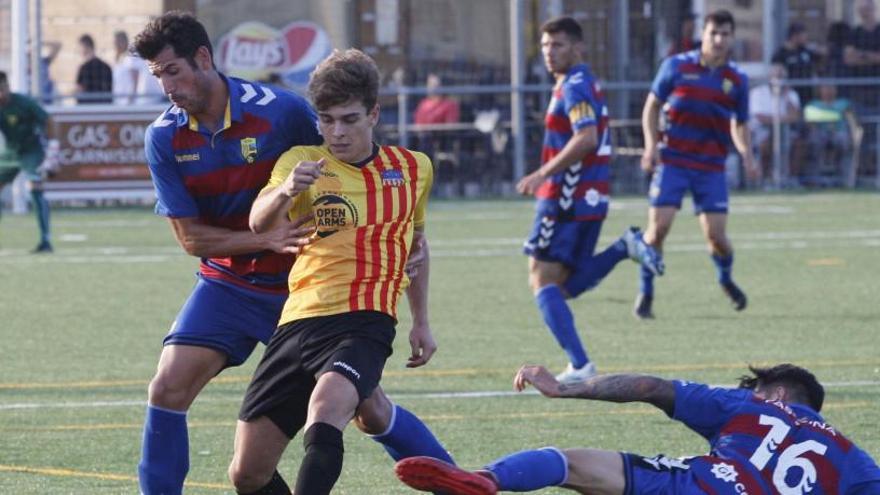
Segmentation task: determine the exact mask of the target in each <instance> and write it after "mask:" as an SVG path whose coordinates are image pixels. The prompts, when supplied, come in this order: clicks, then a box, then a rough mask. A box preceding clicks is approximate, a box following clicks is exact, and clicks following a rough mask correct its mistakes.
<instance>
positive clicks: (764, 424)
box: [395, 364, 880, 495]
mask: <svg viewBox="0 0 880 495" xmlns="http://www.w3.org/2000/svg"><path fill="white" fill-rule="evenodd" d="M749 369H750V370H751V372H752V374H753V375H752V376H744V377H742V378H741V380H740V384H739V388H736V389H725V388H713V387H710V386H707V385H703V384H699V383H691V382H686V381H679V380H673V381H670V380H665V379H662V378H657V377H653V376H644V375H598V376H595V377H593V378H591V379H589V380H586V381H584V382H581V383H576V384H560V383H558V382H557V381H556V380H555V379H554V377H553V375H552V374H550V372H549V371H547V369H546V368H544V367H543V366H523V367H522V368H521V369H520V370H519V372H518V373H517V374H516V378H514V386H515V388H516V389H517V390H520V391H521V390H523V389H524V388H525V387H526V385H527V384H532V385H533V386H534V387H535V388H536V389H538V390H539V391H540V392H541V393H542V394H544V395H546V396H547V397H552V398H560V397H561V398H581V399H592V400H601V401H608V402H646V403H648V404H652V405H654V406H656V407H658V408H660V409H661V410H663V412H665V413H666V414H667V415H668V416H669V417H671V418H673V419H676V420H678V421H681V422H682V423H684V424H685V425H687V426H688V427H689V428H690V429H692V430H694V431H695V432H697V433H699V434H700V435H702V436H703V437H704V438H705V439H706V440H707V441H708V442H709V445H710V451H709V453H708V454H706V455H700V456H695V457H688V458H681V459H672V458H668V457H665V456H663V455H658V456H655V457H642V456H639V455H635V454H629V453H623V452H610V451H604V450H596V449H565V450H560V449H557V448H553V447H548V448H543V449H538V450H526V451H522V452H517V453H515V454H511V455H508V456H506V457H503V458H501V459H498V460H496V461H493V462H492V463H490V464H489V465H487V466H486V467H485V468H484V469H482V470H479V471H476V472H470V471H464V470H461V469H459V468H456V467H454V466H451V465H449V464H446V463H444V462H442V461H439V460H437V459H432V458H429V457H413V458H410V459H406V460H403V461H400V462H399V463H397V466H396V467H395V470H396V471H397V475H398V477H399V478H400V479H401V480H402V481H403V482H404V483H406V484H408V485H410V486H411V487H413V488H416V489H419V490H437V491H442V492H443V493H449V494H453V495H489V494H494V493H496V492H498V491H513V492H527V491H532V490H539V489H541V488H545V487H549V486H563V487H565V488H569V489H571V490H574V491H577V492H580V493H589V494H591V495H623V494H626V495H630V494H668V495H675V494H716V495H728V494H729V495H734V494H737V495H743V494H746V493H747V494H749V495H761V494H772V495H795V494H797V495H803V494H814V495H820V494H832V493H834V494H845V495H877V494H880V468H878V467H877V464H876V463H875V462H874V461H873V460H872V459H871V458H870V457H869V456H868V455H867V454H866V453H865V452H864V451H862V450H861V449H859V448H858V447H857V446H856V445H855V444H854V443H852V441H850V440H849V439H847V438H846V437H844V436H843V435H842V434H841V433H840V431H838V430H837V429H835V428H834V427H832V426H831V425H829V424H828V423H826V422H825V420H824V419H822V416H820V415H819V411H820V410H821V409H822V402H823V400H824V398H825V391H824V389H823V387H822V385H820V384H819V382H818V381H817V380H816V377H815V376H813V374H812V373H810V372H809V371H807V370H805V369H803V368H799V367H797V366H794V365H791V364H780V365H777V366H773V367H772V368H754V367H750V368H749Z"/></svg>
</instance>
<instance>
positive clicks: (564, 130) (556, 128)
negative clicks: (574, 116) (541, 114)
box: [544, 113, 571, 134]
mask: <svg viewBox="0 0 880 495" xmlns="http://www.w3.org/2000/svg"><path fill="white" fill-rule="evenodd" d="M544 125H545V126H546V127H547V130H548V131H551V132H558V133H559V134H571V121H570V120H568V117H564V116H562V115H556V114H555V113H550V114H547V117H546V118H544Z"/></svg>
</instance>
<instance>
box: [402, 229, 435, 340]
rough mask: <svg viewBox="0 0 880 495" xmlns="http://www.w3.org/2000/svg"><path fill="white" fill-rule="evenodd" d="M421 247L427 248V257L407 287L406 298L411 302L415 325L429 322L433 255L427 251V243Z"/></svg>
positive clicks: (410, 308)
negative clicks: (430, 278)
mask: <svg viewBox="0 0 880 495" xmlns="http://www.w3.org/2000/svg"><path fill="white" fill-rule="evenodd" d="M421 249H424V250H426V252H425V259H424V261H422V263H421V264H420V265H419V267H418V270H417V272H416V275H415V276H414V277H413V278H412V279H410V283H409V287H407V288H406V299H407V301H408V302H409V312H410V314H411V315H412V319H413V325H422V324H427V323H428V278H429V274H430V271H431V270H430V268H431V257H430V255H429V253H428V252H427V249H428V245H427V244H424V245H423V247H422V248H421Z"/></svg>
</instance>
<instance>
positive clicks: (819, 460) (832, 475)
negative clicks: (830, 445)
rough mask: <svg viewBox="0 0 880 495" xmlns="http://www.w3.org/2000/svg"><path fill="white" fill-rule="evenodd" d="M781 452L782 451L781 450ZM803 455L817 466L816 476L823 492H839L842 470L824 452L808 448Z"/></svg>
mask: <svg viewBox="0 0 880 495" xmlns="http://www.w3.org/2000/svg"><path fill="white" fill-rule="evenodd" d="M780 452H781V451H780ZM801 457H803V458H805V459H807V460H809V461H810V462H811V463H812V464H813V466H815V467H816V474H817V476H816V478H817V479H818V481H819V484H820V485H821V486H822V493H829V494H830V493H837V488H838V483H840V472H838V471H837V468H835V467H834V465H833V464H832V463H831V462H830V461H829V460H828V458H827V457H825V456H824V455H822V454H819V453H817V452H813V451H812V450H808V451H806V452H804V453H803V454H801Z"/></svg>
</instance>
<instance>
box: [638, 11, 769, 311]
mask: <svg viewBox="0 0 880 495" xmlns="http://www.w3.org/2000/svg"><path fill="white" fill-rule="evenodd" d="M704 24H705V25H704V28H703V41H702V44H701V47H700V49H699V50H693V51H690V52H685V53H682V54H679V55H675V56H673V57H670V58H667V59H666V60H665V61H664V62H663V65H662V66H661V67H660V70H659V72H658V73H657V76H656V77H655V78H654V83H653V85H652V86H651V93H650V94H649V95H648V99H647V101H646V102H645V107H644V110H643V112H642V128H643V131H644V135H645V152H644V154H643V155H642V169H643V170H645V171H646V172H648V173H653V174H654V175H653V178H652V180H651V186H650V191H649V196H650V199H651V209H650V212H649V214H648V228H647V229H646V231H645V236H644V238H645V242H647V243H648V244H650V245H651V246H653V247H654V248H655V249H656V250H658V251H662V250H663V240H664V239H665V238H666V235H667V234H668V233H669V229H670V227H671V226H672V220H673V219H674V218H675V214H676V212H677V211H678V209H679V208H681V201H682V198H683V197H684V195H685V193H686V192H688V191H690V192H691V194H692V195H693V200H694V210H695V212H696V214H697V215H699V217H700V226H701V227H702V229H703V234H704V235H705V237H706V241H707V242H708V244H709V250H710V252H711V255H712V261H713V263H714V264H715V266H716V268H717V271H718V282H719V283H720V284H721V288H722V289H723V290H724V292H725V293H726V294H727V296H728V297H729V298H730V299H731V301H732V302H733V305H734V308H735V309H736V310H737V311H739V310H742V309H744V308H745V307H746V295H745V293H743V291H742V290H740V288H739V287H738V286H737V285H736V284H735V283H734V282H733V278H732V277H731V271H732V268H733V247H732V246H731V244H730V240H729V239H728V238H727V233H726V226H727V210H728V204H727V198H728V193H727V183H726V177H725V173H724V163H725V159H726V157H727V153H728V148H729V144H730V142H731V140H732V141H733V144H734V146H735V147H736V150H737V151H738V152H739V153H740V154H741V155H742V158H743V166H744V167H745V169H746V171H747V173H748V174H749V175H750V176H751V177H756V176H757V174H758V169H757V168H756V166H755V161H754V158H753V156H752V150H751V144H750V137H749V131H748V127H747V126H746V121H747V120H748V115H749V83H748V78H747V77H746V75H745V74H743V73H742V72H741V71H740V70H739V69H738V68H737V66H736V64H734V63H733V62H731V61H730V49H731V46H732V44H733V35H734V19H733V16H732V15H731V14H730V12H727V11H726V10H719V11H716V12H713V13H710V14H709V15H707V16H706V19H705V23H704ZM661 108H662V109H663V110H664V112H665V116H666V129H665V132H664V133H663V135H662V136H661V134H660V132H659V118H660V111H661ZM653 301H654V273H652V272H651V271H650V270H645V269H643V270H642V273H641V291H640V293H639V295H638V297H637V299H636V304H635V308H634V313H635V315H636V317H638V318H643V319H644V318H652V317H653V311H652V303H653Z"/></svg>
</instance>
